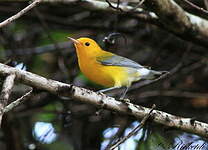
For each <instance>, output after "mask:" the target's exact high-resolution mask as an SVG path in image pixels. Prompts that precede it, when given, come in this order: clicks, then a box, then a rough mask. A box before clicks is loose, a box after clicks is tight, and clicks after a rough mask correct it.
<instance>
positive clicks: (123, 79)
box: [68, 37, 167, 100]
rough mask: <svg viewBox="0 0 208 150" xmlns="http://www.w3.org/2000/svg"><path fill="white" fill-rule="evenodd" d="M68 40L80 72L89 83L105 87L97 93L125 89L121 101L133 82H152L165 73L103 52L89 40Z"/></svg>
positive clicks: (94, 42) (95, 43) (84, 38)
mask: <svg viewBox="0 0 208 150" xmlns="http://www.w3.org/2000/svg"><path fill="white" fill-rule="evenodd" d="M68 39H70V40H71V41H72V42H73V44H74V46H75V49H76V54H77V57H78V64H79V68H80V70H81V72H82V73H83V74H84V75H85V76H86V77H87V78H88V79H90V80H91V81H93V82H95V83H97V84H99V85H102V86H104V87H106V89H102V90H99V92H102V93H104V92H107V91H110V90H113V89H117V88H121V87H125V90H124V92H123V93H122V95H121V97H120V99H121V100H122V99H124V98H125V95H126V93H127V91H128V89H129V87H130V86H131V85H132V83H133V82H137V81H139V80H141V79H147V80H153V79H156V78H157V77H158V76H161V75H162V74H164V73H167V71H155V70H151V69H149V68H147V67H144V66H142V65H140V64H139V63H137V62H135V61H133V60H130V59H128V58H125V57H123V56H119V55H116V54H114V53H111V52H108V51H105V50H103V49H102V48H101V47H100V46H99V45H98V44H97V42H96V41H94V40H93V39H91V38H87V37H81V38H78V39H74V38H72V37H68Z"/></svg>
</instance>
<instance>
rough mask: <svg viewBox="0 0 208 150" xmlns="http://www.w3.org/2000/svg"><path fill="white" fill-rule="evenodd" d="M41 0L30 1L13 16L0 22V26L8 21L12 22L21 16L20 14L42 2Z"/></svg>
mask: <svg viewBox="0 0 208 150" xmlns="http://www.w3.org/2000/svg"><path fill="white" fill-rule="evenodd" d="M42 1H43V0H35V1H34V2H32V3H31V4H30V5H28V6H27V7H25V8H24V9H22V10H21V11H20V12H18V13H17V14H15V15H14V16H12V17H10V18H8V19H6V20H4V21H3V22H1V23H0V28H2V27H4V26H6V25H8V24H9V23H11V22H13V21H14V20H16V19H18V18H19V17H21V16H22V15H24V14H25V13H26V12H28V11H29V10H30V9H32V8H33V7H35V6H37V5H38V4H39V3H40V2H42Z"/></svg>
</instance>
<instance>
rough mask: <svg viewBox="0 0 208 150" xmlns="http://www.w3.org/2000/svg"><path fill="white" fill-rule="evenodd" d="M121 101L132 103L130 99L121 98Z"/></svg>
mask: <svg viewBox="0 0 208 150" xmlns="http://www.w3.org/2000/svg"><path fill="white" fill-rule="evenodd" d="M119 100H120V101H122V102H124V103H130V102H131V101H130V99H128V98H120V99H119Z"/></svg>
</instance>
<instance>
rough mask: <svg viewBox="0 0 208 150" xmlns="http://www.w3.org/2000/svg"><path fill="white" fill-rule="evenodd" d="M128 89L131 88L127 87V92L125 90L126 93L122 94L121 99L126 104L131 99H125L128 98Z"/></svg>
mask: <svg viewBox="0 0 208 150" xmlns="http://www.w3.org/2000/svg"><path fill="white" fill-rule="evenodd" d="M128 89H129V86H126V87H125V90H124V92H123V94H122V95H121V97H120V98H119V99H120V100H122V101H124V102H129V99H125V96H126V93H127V91H128Z"/></svg>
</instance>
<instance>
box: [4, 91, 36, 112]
mask: <svg viewBox="0 0 208 150" xmlns="http://www.w3.org/2000/svg"><path fill="white" fill-rule="evenodd" d="M32 92H33V89H31V90H30V91H29V92H27V93H26V94H24V95H23V96H22V97H20V98H18V99H17V100H16V101H14V102H12V103H10V104H9V105H7V106H6V107H5V108H4V109H3V113H7V112H9V111H11V110H12V109H13V108H14V107H16V106H18V105H20V104H21V103H23V102H24V101H25V100H27V99H28V98H29V97H31V96H32Z"/></svg>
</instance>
